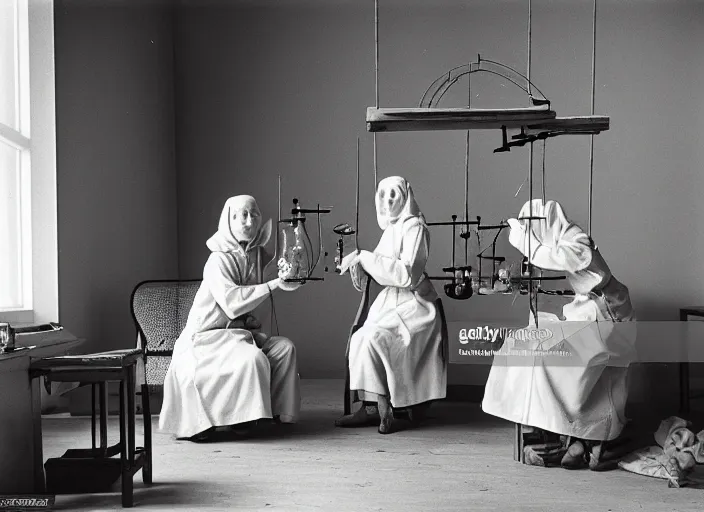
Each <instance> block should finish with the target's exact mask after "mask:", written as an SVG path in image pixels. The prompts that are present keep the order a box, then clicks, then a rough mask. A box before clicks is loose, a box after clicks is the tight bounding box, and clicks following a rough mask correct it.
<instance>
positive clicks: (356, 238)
mask: <svg viewBox="0 0 704 512" xmlns="http://www.w3.org/2000/svg"><path fill="white" fill-rule="evenodd" d="M354 207H355V220H354V247H355V249H357V250H358V251H359V137H357V191H356V193H355V199H354Z"/></svg>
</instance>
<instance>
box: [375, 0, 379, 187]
mask: <svg viewBox="0 0 704 512" xmlns="http://www.w3.org/2000/svg"><path fill="white" fill-rule="evenodd" d="M374 86H375V87H374V92H375V98H376V108H379V0H374ZM378 174H379V167H378V163H377V153H376V132H374V194H376V187H377V184H378V183H379V180H378Z"/></svg>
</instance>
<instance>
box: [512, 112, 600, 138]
mask: <svg viewBox="0 0 704 512" xmlns="http://www.w3.org/2000/svg"><path fill="white" fill-rule="evenodd" d="M610 122H611V119H610V118H609V116H574V117H556V118H555V119H553V120H550V121H544V122H543V121H541V122H539V123H529V124H527V125H526V134H528V135H537V134H538V133H543V132H551V133H552V132H557V133H563V134H565V135H569V134H573V135H580V134H582V135H583V134H597V133H601V132H605V131H607V130H608V129H609V127H610Z"/></svg>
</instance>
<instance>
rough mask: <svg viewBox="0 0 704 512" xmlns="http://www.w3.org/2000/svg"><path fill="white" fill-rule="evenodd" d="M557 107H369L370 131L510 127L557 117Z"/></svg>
mask: <svg viewBox="0 0 704 512" xmlns="http://www.w3.org/2000/svg"><path fill="white" fill-rule="evenodd" d="M556 115H557V114H556V113H555V111H554V110H548V109H546V108H545V107H525V108H498V109H479V108H375V107H369V108H367V130H368V131H370V132H401V131H429V130H492V129H497V128H501V127H502V126H505V127H506V128H507V129H512V128H516V129H518V128H520V127H521V126H526V125H531V124H536V123H539V122H547V121H551V120H553V119H555V117H556Z"/></svg>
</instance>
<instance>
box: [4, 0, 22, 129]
mask: <svg viewBox="0 0 704 512" xmlns="http://www.w3.org/2000/svg"><path fill="white" fill-rule="evenodd" d="M16 7H17V0H0V123H2V124H5V125H7V126H11V127H12V128H17V108H16V105H17V87H16V84H17V69H16V66H15V57H16V55H17V41H18V36H17V29H16V27H17V25H16V19H17V18H16V12H17V9H16Z"/></svg>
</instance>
